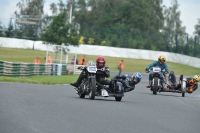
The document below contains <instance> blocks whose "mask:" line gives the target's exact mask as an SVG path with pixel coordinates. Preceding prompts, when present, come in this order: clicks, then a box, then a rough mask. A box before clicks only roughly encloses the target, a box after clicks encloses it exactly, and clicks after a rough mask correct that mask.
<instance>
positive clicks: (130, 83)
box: [110, 72, 142, 92]
mask: <svg viewBox="0 0 200 133" xmlns="http://www.w3.org/2000/svg"><path fill="white" fill-rule="evenodd" d="M115 79H118V81H119V82H121V83H122V84H123V86H124V92H129V91H132V90H134V89H135V85H136V84H138V83H139V82H140V81H141V79H142V74H140V73H139V72H136V73H134V74H133V75H132V76H130V75H128V74H124V75H121V76H116V77H114V78H113V79H112V80H111V84H112V85H111V86H110V88H111V90H112V89H113V88H112V86H113V84H114V83H113V81H114V80H115Z"/></svg>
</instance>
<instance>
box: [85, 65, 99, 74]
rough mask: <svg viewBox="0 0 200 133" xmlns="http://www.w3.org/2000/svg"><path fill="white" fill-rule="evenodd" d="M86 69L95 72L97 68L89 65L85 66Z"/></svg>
mask: <svg viewBox="0 0 200 133" xmlns="http://www.w3.org/2000/svg"><path fill="white" fill-rule="evenodd" d="M87 70H88V72H91V73H96V71H97V68H96V67H95V66H89V67H88V68H87Z"/></svg>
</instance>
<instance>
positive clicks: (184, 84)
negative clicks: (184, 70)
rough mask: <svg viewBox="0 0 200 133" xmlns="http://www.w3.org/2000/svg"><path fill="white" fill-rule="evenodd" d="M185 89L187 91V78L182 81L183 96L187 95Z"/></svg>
mask: <svg viewBox="0 0 200 133" xmlns="http://www.w3.org/2000/svg"><path fill="white" fill-rule="evenodd" d="M185 91H186V82H185V79H183V81H182V82H181V92H182V97H185Z"/></svg>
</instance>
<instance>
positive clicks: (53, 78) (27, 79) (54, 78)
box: [0, 75, 78, 84]
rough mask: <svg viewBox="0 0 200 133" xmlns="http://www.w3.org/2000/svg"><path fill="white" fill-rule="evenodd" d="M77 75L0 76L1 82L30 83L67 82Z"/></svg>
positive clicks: (74, 78)
mask: <svg viewBox="0 0 200 133" xmlns="http://www.w3.org/2000/svg"><path fill="white" fill-rule="evenodd" d="M77 78H78V75H62V76H31V77H6V76H0V81H1V82H22V83H32V84H67V83H72V82H74V81H76V79H77Z"/></svg>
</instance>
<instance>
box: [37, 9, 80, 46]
mask: <svg viewBox="0 0 200 133" xmlns="http://www.w3.org/2000/svg"><path fill="white" fill-rule="evenodd" d="M66 20H67V14H66V12H63V13H60V14H59V15H58V16H54V17H53V20H52V23H51V24H50V25H49V26H47V28H46V29H44V32H43V33H42V34H41V40H42V41H43V42H44V43H45V44H57V45H61V44H65V45H78V40H79V37H78V35H77V32H76V30H75V29H73V28H72V26H71V24H68V23H66ZM69 29H71V33H70V34H69V33H68V31H69Z"/></svg>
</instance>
